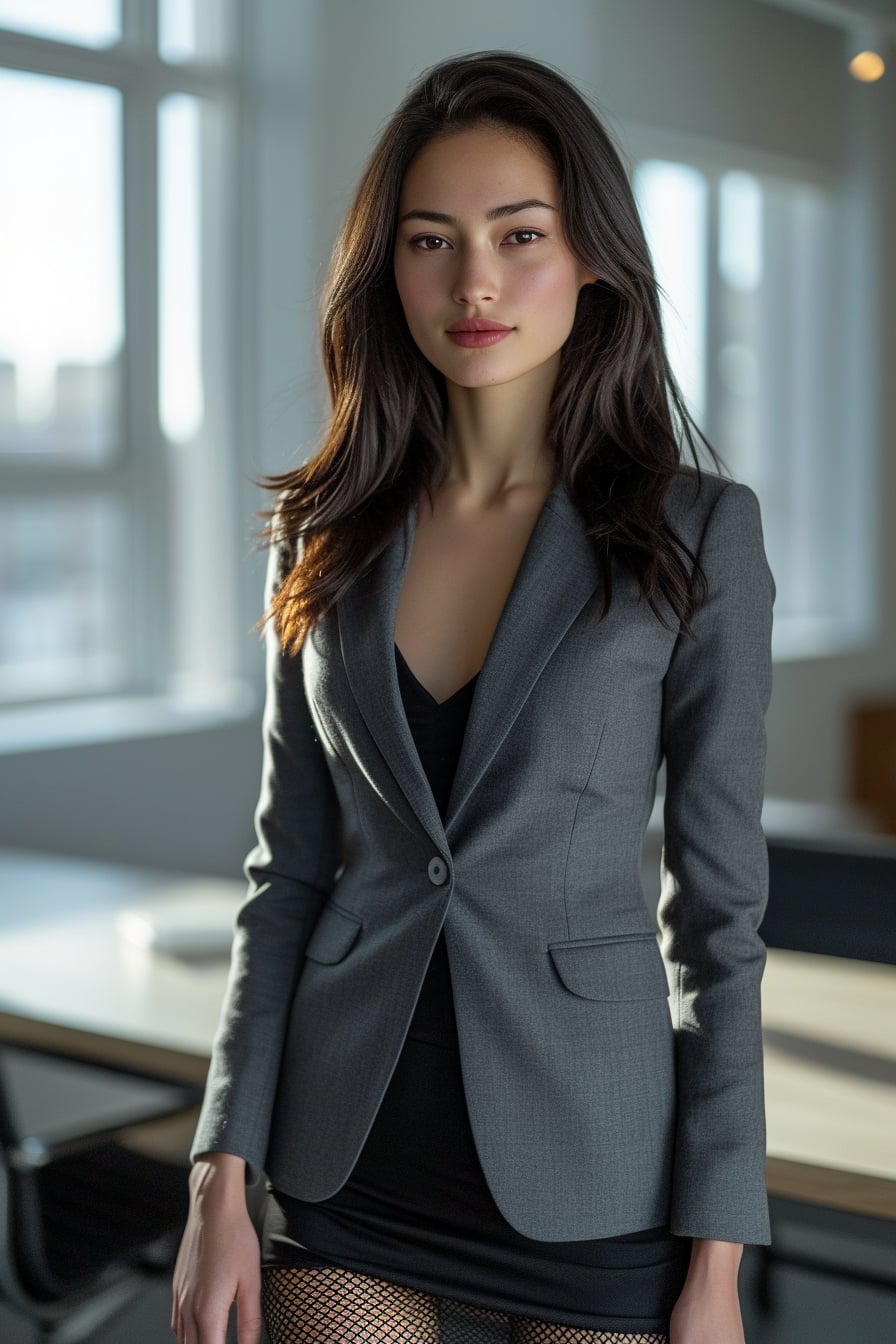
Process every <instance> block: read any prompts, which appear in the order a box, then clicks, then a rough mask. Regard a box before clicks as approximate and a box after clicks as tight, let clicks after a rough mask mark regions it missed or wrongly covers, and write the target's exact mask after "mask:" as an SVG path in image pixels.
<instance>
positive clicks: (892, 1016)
mask: <svg viewBox="0 0 896 1344" xmlns="http://www.w3.org/2000/svg"><path fill="white" fill-rule="evenodd" d="M213 886H214V890H216V891H217V892H218V893H219V894H220V895H221V897H222V899H224V900H227V901H232V903H233V909H234V911H235V910H236V907H237V905H238V904H239V902H240V900H242V898H243V895H244V893H245V886H244V884H243V883H242V882H241V881H234V882H216V883H214V884H213ZM208 889H209V888H208V884H207V883H205V882H203V881H200V880H198V879H178V878H175V877H172V876H171V875H167V876H165V875H160V874H151V873H138V872H135V871H134V870H132V869H118V868H113V867H111V866H107V865H100V864H91V863H86V862H83V861H80V860H69V859H55V858H48V857H46V856H37V855H35V856H31V855H25V854H21V855H15V854H12V853H9V852H7V853H6V854H2V855H0V1041H2V1042H6V1043H8V1044H9V1043H12V1044H19V1045H26V1046H37V1047H40V1046H41V1045H44V1046H49V1047H50V1048H53V1049H62V1050H64V1051H65V1052H66V1053H68V1054H70V1055H71V1056H72V1057H75V1058H80V1059H83V1060H87V1061H90V1060H94V1061H96V1060H103V1061H111V1062H114V1063H121V1064H123V1065H125V1066H126V1067H129V1068H132V1069H142V1070H144V1071H145V1072H147V1073H148V1074H152V1075H156V1076H161V1077H169V1078H172V1079H177V1080H185V1081H198V1082H202V1081H203V1080H204V1077H205V1073H206V1069H207V1066H208V1058H209V1050H210V1046H211V1040H212V1036H213V1035H214V1030H215V1025H216V1022H217V1017H218V1010H219V1007H220V1003H221V998H222V996H223V993H224V988H225V984H226V978H227V965H226V962H225V961H224V960H223V959H218V960H215V961H210V962H204V963H198V964H191V963H189V962H186V961H182V960H179V959H177V958H175V957H171V956H163V955H159V954H155V953H149V952H145V951H142V950H141V949H139V948H136V947H132V946H130V945H128V944H127V943H126V942H124V941H123V940H122V939H121V937H120V936H119V934H118V933H117V931H116V928H115V922H114V915H115V913H116V912H117V910H119V909H120V908H121V907H122V906H125V905H133V904H137V903H143V902H145V901H147V900H154V899H158V900H165V899H170V897H171V894H172V892H177V893H179V896H180V898H181V899H183V898H185V897H186V896H188V895H189V892H190V891H191V890H193V891H195V892H196V893H197V894H198V893H201V892H207V891H208ZM762 1009H763V1027H764V1034H765V1042H766V1051H765V1081H766V1110H767V1118H768V1159H767V1168H766V1169H767V1176H768V1188H769V1192H770V1193H772V1194H777V1195H782V1196H785V1197H789V1198H792V1199H797V1200H803V1201H807V1202H809V1203H815V1204H822V1205H824V1206H826V1207H829V1208H840V1209H846V1210H849V1211H852V1212H856V1213H867V1214H873V1215H876V1216H878V1217H886V1218H893V1219H896V1031H894V1023H896V967H891V966H884V965H880V964H877V963H870V962H857V961H848V960H843V959H841V958H836V957H824V956H816V955H814V954H808V953H799V952H785V951H781V950H778V949H776V948H770V949H769V953H768V963H767V966H766V972H765V977H764V979H763V990H762Z"/></svg>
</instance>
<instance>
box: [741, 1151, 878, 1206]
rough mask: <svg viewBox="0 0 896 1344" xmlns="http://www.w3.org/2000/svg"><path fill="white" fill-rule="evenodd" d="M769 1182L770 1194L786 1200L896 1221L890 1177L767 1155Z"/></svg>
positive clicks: (767, 1184) (766, 1168)
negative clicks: (817, 1165)
mask: <svg viewBox="0 0 896 1344" xmlns="http://www.w3.org/2000/svg"><path fill="white" fill-rule="evenodd" d="M765 1183H766V1188H767V1190H768V1193H769V1194H770V1195H778V1196H780V1197H781V1198H783V1199H795V1200H797V1201H799V1202H800V1203H803V1204H819V1205H821V1206H822V1207H823V1208H826V1209H840V1210H842V1211H843V1212H844V1213H860V1214H867V1215H869V1216H870V1217H872V1218H892V1219H894V1220H896V1181H893V1180H891V1179H890V1178H888V1177H886V1176H872V1175H869V1174H868V1173H867V1172H862V1171H839V1170H836V1169H833V1168H830V1167H816V1166H812V1165H810V1164H809V1163H808V1162H797V1161H794V1160H793V1159H792V1158H787V1157H772V1156H767V1157H766V1159H765Z"/></svg>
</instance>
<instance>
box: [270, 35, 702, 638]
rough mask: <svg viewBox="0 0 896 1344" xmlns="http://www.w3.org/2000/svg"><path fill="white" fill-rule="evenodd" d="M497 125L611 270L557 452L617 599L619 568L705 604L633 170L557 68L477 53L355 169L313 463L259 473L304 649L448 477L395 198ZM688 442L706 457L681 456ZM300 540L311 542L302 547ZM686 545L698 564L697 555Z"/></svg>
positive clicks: (569, 347)
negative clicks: (544, 165)
mask: <svg viewBox="0 0 896 1344" xmlns="http://www.w3.org/2000/svg"><path fill="white" fill-rule="evenodd" d="M478 125H486V126H495V127H499V128H505V129H510V130H512V131H513V132H514V133H515V134H517V135H519V134H520V133H523V134H524V135H526V136H527V137H529V139H530V140H531V141H532V142H533V143H537V144H540V145H541V146H543V147H544V149H546V150H547V152H548V154H549V155H550V158H551V160H552V162H553V165H554V168H555V171H556V174H557V177H558V180H559V188H560V211H561V220H562V228H563V234H564V237H565V239H566V243H567V246H568V247H569V249H570V251H571V252H572V254H573V255H574V256H575V257H576V258H577V260H578V261H579V262H581V263H582V264H584V266H585V267H586V269H587V270H589V271H591V272H592V273H594V274H596V275H598V276H599V277H600V279H599V281H598V282H597V283H595V284H586V285H583V286H582V288H581V290H580V294H579V299H578V305H577V309H576V315H575V320H574V323H573V327H572V330H571V331H570V334H569V336H568V338H567V340H566V342H565V343H564V346H563V348H562V350H561V355H560V364H559V370H558V374H557V379H556V383H555V386H554V389H553V393H552V399H551V404H550V409H549V423H548V446H549V447H550V449H551V450H552V452H553V454H554V457H555V461H556V469H557V474H558V475H559V476H560V477H561V478H562V480H563V483H564V485H565V486H566V488H567V489H568V491H569V493H570V496H571V498H572V499H573V501H574V503H575V505H576V507H577V509H578V511H579V513H580V514H581V516H582V518H583V520H584V523H585V527H586V530H587V533H588V535H589V538H590V539H591V542H592V545H593V548H594V552H595V555H596V558H597V560H598V563H599V565H600V567H601V572H602V576H603V580H604V604H603V610H602V611H601V614H600V619H603V616H604V615H605V614H606V611H607V610H608V608H609V605H610V601H611V598H612V563H613V560H614V559H615V560H616V561H617V562H619V563H622V564H625V565H626V566H627V567H628V568H629V569H630V571H631V572H632V573H634V574H635V575H636V576H637V578H638V581H639V584H640V590H641V594H642V595H643V596H644V597H645V598H646V600H647V601H648V602H649V603H650V605H651V607H652V609H653V610H654V612H656V614H657V616H658V618H659V619H660V620H661V621H663V622H664V623H666V622H665V617H664V615H663V613H662V612H661V611H660V610H659V607H658V606H657V602H656V596H657V593H660V594H662V596H663V597H664V598H665V600H666V602H667V603H668V604H669V606H671V608H672V610H673V611H674V613H675V616H676V617H677V618H678V621H679V623H680V625H681V627H682V628H683V629H685V630H689V629H690V620H691V618H692V616H693V614H694V612H695V611H696V609H697V607H698V606H699V605H700V604H701V602H702V601H703V600H704V599H705V597H706V592H707V584H706V579H705V575H704V574H703V572H702V570H701V569H700V566H699V564H698V563H696V558H695V556H694V554H693V553H692V552H691V551H690V550H689V548H688V547H687V546H686V544H685V543H684V541H683V540H682V539H681V538H679V537H678V536H677V534H676V532H675V531H674V529H673V528H672V527H671V525H670V524H669V522H668V520H667V519H666V517H665V512H664V501H665V498H666V495H667V492H668V490H669V488H670V487H671V485H672V482H673V479H674V477H675V476H676V474H678V473H679V472H681V471H682V470H686V471H689V472H691V473H692V474H693V473H694V472H696V476H697V478H698V487H699V478H700V462H699V459H698V456H697V450H696V447H695V443H694V436H695V435H697V436H699V438H700V439H701V440H702V441H703V443H704V444H705V445H706V447H707V448H708V449H709V452H710V454H711V456H712V458H713V461H714V462H715V464H716V466H719V465H720V460H719V458H718V455H717V454H716V453H715V451H714V450H713V448H712V446H711V445H710V444H709V442H708V441H707V440H706V438H705V437H704V435H703V434H702V433H701V432H700V430H699V429H698V428H697V426H696V424H695V423H694V422H693V420H692V419H691V417H690V416H689V414H688V411H687V409H686V407H685V404H684V400H683V397H682V394H681V391H680V389H679V387H678V385H677V383H676V380H675V378H674V376H673V374H672V370H671V368H670V365H669V361H668V359H667V356H666V352H665V349H664V346H663V335H662V324H661V317H660V305H659V289H658V285H657V281H656V277H655V275H654V272H653V266H652V263H651V259H650V254H649V251H648V248H647V243H646V240H645V238H644V232H643V229H642V227H641V221H640V219H639V216H638V211H637V207H636V204H635V200H634V196H633V193H632V190H631V187H630V185H629V181H628V177H627V175H626V172H625V169H624V167H623V164H622V161H621V159H620V156H619V153H618V152H617V150H616V148H615V147H614V145H613V143H612V141H611V139H610V137H609V135H608V133H607V131H606V130H605V129H604V127H603V126H602V124H601V122H600V121H599V119H598V117H597V116H596V114H595V113H594V111H593V110H592V108H591V107H590V106H589V104H588V103H587V102H586V101H585V99H584V98H583V97H582V95H581V94H579V93H578V92H577V91H576V89H574V88H573V87H572V85H571V84H570V83H569V82H568V81H567V80H566V79H565V78H564V77H563V76H562V75H561V74H560V73H559V72H558V71H556V70H555V69H553V68H552V67H551V66H548V65H545V64H543V63H542V62H540V61H536V60H532V59H531V58H530V57H528V56H523V55H520V54H518V53H516V52H509V51H484V52H472V53H469V54H467V55H463V56H456V57H452V58H451V59H449V60H446V61H442V62H440V63H439V64H438V65H434V66H432V67H431V68H430V69H428V70H426V71H424V73H423V75H422V76H421V77H420V79H419V80H418V81H417V82H416V83H415V84H414V86H413V87H412V88H411V90H410V92H409V93H408V94H407V96H406V97H405V98H404V100H403V101H402V103H401V104H400V106H399V107H398V108H397V109H396V111H395V113H394V114H393V116H392V117H391V118H390V120H389V121H388V123H387V125H386V128H385V130H384V131H383V133H382V135H381V136H380V139H379V142H378V143H377V145H376V147H375V148H374V150H373V153H372V154H371V156H370V158H369V160H368V162H367V165H366V167H365V169H364V172H363V175H362V177H361V181H360V184H359V186H358V189H357V192H356V194H355V198H354V200H353V201H352V203H351V205H350V206H349V209H348V212H347V214H346V216H345V219H344V222H343V225H342V228H341V231H340V233H339V236H338V238H337V240H336V244H335V247H334V249H333V253H332V259H331V262H330V267H329V272H328V274H327V278H326V282H325V285H324V289H323V293H322V296H321V305H320V318H321V325H322V341H323V359H324V366H325V370H326V374H327V379H328V383H329V390H330V398H331V403H332V416H331V418H330V422H329V425H328V427H327V429H326V431H325V434H324V438H323V443H322V445H321V446H320V448H319V449H318V451H317V452H316V453H315V455H314V456H313V457H311V458H309V460H308V461H306V462H304V463H303V464H302V465H301V466H299V467H297V468H296V469H294V470H292V471H287V472H282V473H280V474H277V475H267V476H264V477H262V478H261V481H260V482H259V483H260V484H261V485H263V486H264V487H265V488H267V489H270V490H273V491H276V492H277V495H278V499H277V501H276V503H275V507H274V508H273V509H271V510H268V511H267V512H266V516H267V517H269V519H270V520H271V521H270V522H269V523H268V526H267V527H266V528H265V530H264V532H263V534H262V535H263V536H264V537H266V538H267V539H268V540H269V541H270V542H272V543H273V544H276V545H278V546H280V547H286V548H287V549H286V556H287V564H286V565H285V566H284V567H283V574H284V577H283V579H282V581H281V582H280V584H279V587H278V589H277V591H276V593H275V595H274V597H273V600H272V604H271V610H270V612H269V613H267V614H266V616H265V617H263V618H262V621H261V623H260V624H264V621H265V620H266V619H267V618H268V617H273V619H274V620H275V625H276V629H277V632H278V635H279V637H280V641H281V643H282V645H283V647H284V648H285V649H286V650H288V651H289V652H292V653H296V652H298V650H299V649H300V647H301V645H302V642H303V640H304V637H305V635H306V633H307V632H308V630H309V629H310V627H311V626H312V625H313V623H314V622H315V621H316V620H317V619H318V618H319V617H320V616H321V615H322V614H323V612H324V611H325V610H326V609H327V608H328V607H330V606H331V605H332V604H333V603H334V602H335V601H337V600H338V598H339V597H340V596H341V595H342V594H343V593H344V592H345V590H346V589H347V588H348V587H349V586H350V585H351V584H352V583H353V582H354V580H355V579H356V577H357V576H358V575H359V574H360V573H361V572H362V571H363V570H364V569H366V568H367V566H368V565H369V564H370V563H372V562H373V560H374V559H375V558H376V557H377V556H378V555H379V554H380V553H381V552H382V551H383V550H384V548H385V547H386V546H387V545H388V543H389V541H390V540H391V539H392V537H393V536H394V534H395V532H396V531H397V529H398V527H399V526H400V525H401V522H402V520H403V518H404V516H405V514H406V512H407V510H408V509H409V508H411V507H412V505H413V504H414V502H415V501H416V500H417V499H418V498H419V497H420V494H421V493H422V492H423V491H426V492H427V493H428V495H429V498H430V501H431V502H432V496H433V491H434V489H436V488H437V487H438V486H439V485H440V484H441V482H442V481H443V479H444V477H445V475H446V473H447V471H448V469H449V465H450V463H449V459H448V454H447V449H446V437H445V428H446V417H447V398H446V395H445V388H444V379H443V375H441V374H440V373H439V372H438V371H437V370H436V369H434V368H433V366H432V365H431V364H430V363H429V362H428V361H427V360H426V359H425V358H424V356H423V355H422V354H421V353H420V351H419V350H418V348H417V346H416V344H415V343H414V340H413V338H412V336H411V334H410V331H409V330H408V326H407V322H406V320H405V316H404V311H403V309H402V306H401V301H400V298H399V295H398V290H397V287H396V284H395V278H394V274H393V249H394V244H395V235H396V224H397V217H398V203H399V197H400V193H401V189H402V185H403V181H404V176H405V173H406V171H407V169H408V167H409V165H410V163H411V161H412V160H413V158H414V156H415V155H416V154H417V153H418V152H419V151H420V150H421V149H422V148H423V147H424V146H425V145H426V144H427V143H428V142H429V141H430V140H432V139H433V138H434V137H436V136H440V135H444V134H446V133H449V132H451V131H456V130H461V129H466V128H469V127H472V126H478ZM682 441H685V442H686V443H687V445H688V447H689V448H690V450H691V453H692V455H693V458H694V468H690V467H685V466H683V464H682V460H681V459H682ZM298 537H301V543H302V544H301V548H300V552H299V551H298V550H294V549H293V543H294V541H295V539H296V538H298ZM684 557H687V558H688V559H690V560H691V561H692V562H693V563H692V565H691V566H689V565H688V564H687V562H686V560H685V558H684Z"/></svg>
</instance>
